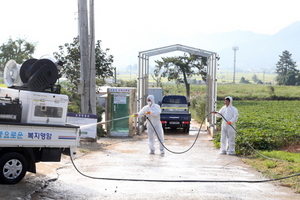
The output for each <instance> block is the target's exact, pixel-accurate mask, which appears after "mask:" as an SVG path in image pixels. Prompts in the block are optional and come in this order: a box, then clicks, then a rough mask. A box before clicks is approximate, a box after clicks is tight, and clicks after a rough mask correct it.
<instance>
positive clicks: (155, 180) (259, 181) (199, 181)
mask: <svg viewBox="0 0 300 200" xmlns="http://www.w3.org/2000/svg"><path fill="white" fill-rule="evenodd" d="M212 113H213V112H211V113H209V114H212ZM209 114H207V115H206V116H205V118H204V119H203V121H202V123H201V126H200V129H199V131H198V134H197V136H196V139H195V141H194V143H193V144H192V145H191V147H189V148H188V149H187V150H185V151H183V152H173V151H170V150H169V149H167V148H166V147H165V146H164V148H165V149H167V150H168V151H170V152H171V153H175V154H180V153H185V152H187V151H189V150H190V149H191V148H192V147H193V146H194V145H195V143H196V141H197V139H198V136H199V133H200V130H201V127H202V124H203V122H204V120H205V119H206V117H207V116H208V115H209ZM218 114H219V115H220V116H222V118H223V119H224V120H225V121H227V120H226V119H225V118H224V116H223V115H222V114H221V113H218ZM135 116H136V115H130V116H128V117H135ZM128 117H124V118H128ZM122 119H123V118H122ZM148 120H149V119H148ZM149 122H150V124H151V125H152V127H153V129H154V130H155V128H154V126H153V124H152V122H151V121H150V120H149ZM230 125H231V124H230ZM231 126H232V125H231ZM232 128H233V129H234V130H235V131H236V129H235V128H234V127H233V126H232ZM155 133H156V135H157V132H156V130H155ZM236 133H237V131H236ZM157 138H158V139H159V141H160V142H161V143H162V141H161V140H160V138H159V137H158V135H157ZM248 145H249V146H250V147H251V148H252V149H253V150H255V149H254V148H253V147H252V146H251V145H250V144H249V143H248ZM255 151H256V150H255ZM256 152H257V151H256ZM260 155H261V156H263V155H262V154H260ZM263 157H265V156H263ZM70 158H71V162H72V164H73V166H74V168H75V169H76V171H77V172H78V173H79V174H81V175H82V176H84V177H87V178H91V179H98V180H110V181H140V182H173V183H174V182H176V183H192V182H197V183H204V182H205V183H263V182H271V181H278V180H283V179H287V178H292V177H296V176H300V173H296V174H292V175H289V176H285V177H281V178H275V179H266V180H256V181H249V180H160V179H131V178H107V177H95V176H89V175H86V174H84V173H82V172H81V171H80V170H79V169H78V168H77V167H76V165H75V163H74V161H73V158H72V156H71V155H70ZM266 158H267V157H266ZM268 159H270V158H268Z"/></svg>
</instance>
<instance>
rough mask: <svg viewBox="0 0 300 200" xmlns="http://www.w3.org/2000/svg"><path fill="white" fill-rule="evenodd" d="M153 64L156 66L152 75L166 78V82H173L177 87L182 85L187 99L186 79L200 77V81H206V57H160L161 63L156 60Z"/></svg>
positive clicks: (188, 90)
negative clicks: (194, 76)
mask: <svg viewBox="0 0 300 200" xmlns="http://www.w3.org/2000/svg"><path fill="white" fill-rule="evenodd" d="M155 62H156V64H157V65H156V66H155V70H154V74H155V75H158V76H159V74H160V75H161V76H162V77H168V81H172V80H174V81H175V82H176V84H177V85H180V84H181V83H184V84H185V88H186V96H187V98H188V99H189V98H190V84H189V83H188V78H190V77H192V76H193V75H201V76H202V80H204V81H205V80H206V68H205V67H206V62H207V58H206V57H202V56H198V55H194V54H189V56H188V55H187V54H184V55H183V56H178V57H177V56H174V57H162V61H159V60H156V61H155ZM158 76H157V77H158Z"/></svg>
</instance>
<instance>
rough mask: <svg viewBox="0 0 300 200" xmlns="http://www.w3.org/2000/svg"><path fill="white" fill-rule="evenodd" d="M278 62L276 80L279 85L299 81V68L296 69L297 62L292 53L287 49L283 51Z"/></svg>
mask: <svg viewBox="0 0 300 200" xmlns="http://www.w3.org/2000/svg"><path fill="white" fill-rule="evenodd" d="M279 57H280V59H279V61H278V62H277V64H276V71H275V73H276V74H277V76H276V80H277V84H278V85H296V83H299V70H297V69H296V67H297V65H296V62H294V61H293V59H292V54H290V53H289V52H288V51H287V50H285V51H283V52H282V55H281V56H279Z"/></svg>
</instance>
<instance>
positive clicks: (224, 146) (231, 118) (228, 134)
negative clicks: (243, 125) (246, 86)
mask: <svg viewBox="0 0 300 200" xmlns="http://www.w3.org/2000/svg"><path fill="white" fill-rule="evenodd" d="M224 103H225V106H223V107H222V108H221V109H220V110H219V112H213V113H214V114H216V116H217V117H222V116H223V117H224V118H225V119H226V120H227V121H226V120H225V119H222V127H221V149H220V154H226V152H227V151H228V154H229V155H234V154H235V135H236V131H235V130H234V129H233V128H232V127H234V128H235V123H236V121H237V120H238V110H237V109H236V108H235V107H234V106H232V97H230V96H227V97H225V102H224ZM218 113H219V114H218Z"/></svg>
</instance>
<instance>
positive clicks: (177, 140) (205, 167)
mask: <svg viewBox="0 0 300 200" xmlns="http://www.w3.org/2000/svg"><path fill="white" fill-rule="evenodd" d="M197 129H198V127H191V130H190V133H189V134H184V133H182V130H177V131H166V133H165V138H166V140H165V145H166V146H167V148H169V149H170V150H172V151H176V152H182V151H184V150H186V149H187V148H188V147H190V145H192V143H193V141H194V140H195V137H196V134H197V132H198V130H197ZM82 146H83V147H84V148H87V149H88V148H89V149H93V151H92V152H90V153H87V154H84V153H82V152H78V155H77V158H76V159H75V160H74V163H75V165H76V167H77V168H78V169H79V170H80V171H81V172H82V173H84V174H85V175H87V176H89V177H85V176H83V175H81V174H79V173H78V172H77V171H76V170H75V168H74V166H73V165H72V163H71V161H70V158H69V157H64V158H63V160H62V162H60V163H39V164H38V166H37V171H38V174H36V175H35V174H31V173H27V175H26V177H25V179H24V180H22V181H21V182H20V183H19V184H16V185H0V191H1V193H0V199H10V200H11V199H34V200H35V199H39V200H40V199H41V200H43V199H44V200H49V199H72V200H76V199H80V200H81V199H92V200H94V199H130V200H132V199H172V200H176V199H206V200H207V199H208V200H209V199H217V200H223V199H224V200H227V199H230V200H235V199H249V200H250V199H251V200H252V199H278V200H289V199H291V200H292V199H293V200H295V199H300V194H296V193H294V192H293V191H292V190H291V189H289V188H286V187H282V186H280V185H279V183H278V182H263V183H250V182H249V181H256V180H265V179H266V178H264V177H263V176H262V175H261V174H260V173H258V172H256V171H254V170H253V169H252V168H251V167H249V166H248V165H245V164H244V163H243V162H242V161H241V159H240V158H239V157H237V156H229V155H219V150H217V149H215V148H214V147H213V143H212V138H211V136H210V135H209V134H208V133H207V132H205V131H201V132H200V135H199V138H198V140H197V142H196V144H195V146H194V147H193V148H192V149H191V150H190V151H188V152H187V153H184V154H174V153H170V152H168V151H166V153H165V154H164V155H161V154H160V153H159V151H156V154H155V155H150V154H149V149H148V144H147V135H146V133H143V134H142V135H140V136H134V137H133V138H101V139H100V140H98V143H85V144H83V145H82ZM156 147H157V149H158V142H157V143H156ZM105 178H112V179H116V180H103V179H105ZM119 179H120V180H119ZM122 179H137V180H138V181H126V180H122ZM153 180H157V181H153ZM163 181H166V182H163ZM168 181H174V182H168ZM185 181H186V182H185ZM189 181H190V182H189ZM222 181H223V182H222ZM234 181H244V182H234ZM247 181H248V182H247Z"/></svg>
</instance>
